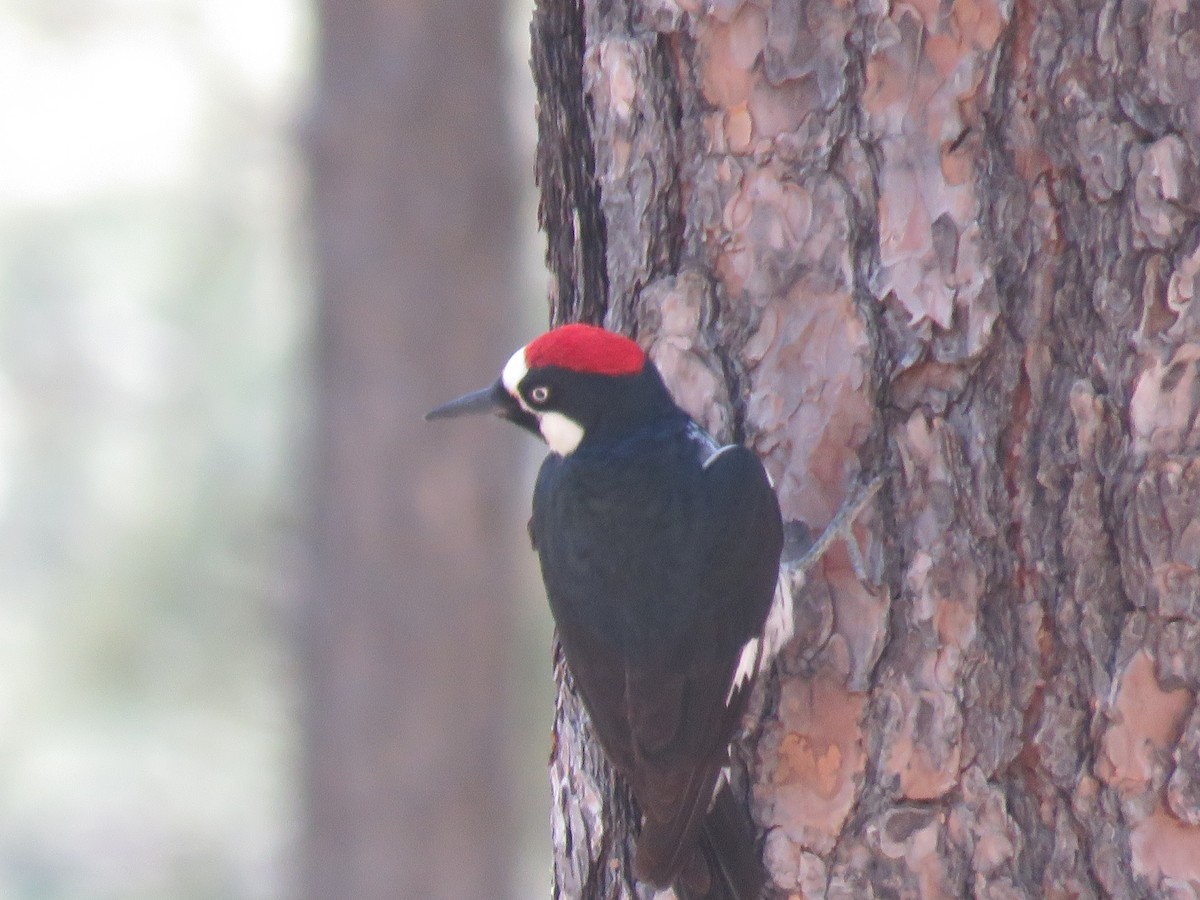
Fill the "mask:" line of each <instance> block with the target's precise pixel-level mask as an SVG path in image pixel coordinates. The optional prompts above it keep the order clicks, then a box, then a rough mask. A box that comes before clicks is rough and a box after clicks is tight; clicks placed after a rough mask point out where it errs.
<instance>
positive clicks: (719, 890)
mask: <svg viewBox="0 0 1200 900" xmlns="http://www.w3.org/2000/svg"><path fill="white" fill-rule="evenodd" d="M765 886H766V873H765V872H764V871H763V865H762V859H761V857H760V855H759V852H758V846H757V845H756V843H755V840H754V831H753V828H752V826H751V823H750V817H749V816H748V815H747V813H746V812H745V810H743V809H742V808H741V806H740V805H739V804H738V802H737V800H736V799H735V798H734V796H733V792H732V791H731V790H730V789H729V785H728V784H727V783H726V784H722V785H721V789H720V791H718V792H717V799H716V801H715V802H714V803H713V806H712V809H710V810H709V812H708V817H707V818H706V819H705V820H704V827H703V829H702V830H701V832H700V840H699V841H698V842H697V844H696V849H695V850H694V851H693V854H692V858H691V859H690V860H689V861H688V862H687V863H686V864H685V865H684V867H683V869H682V870H681V871H680V873H679V875H678V876H677V878H676V879H675V894H676V896H677V897H678V898H679V900H761V898H762V894H763V889H764V888H765Z"/></svg>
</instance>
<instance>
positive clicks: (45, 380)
mask: <svg viewBox="0 0 1200 900" xmlns="http://www.w3.org/2000/svg"><path fill="white" fill-rule="evenodd" d="M325 6H326V8H325V9H323V10H322V11H321V12H320V14H319V15H317V14H316V13H315V12H314V11H312V10H310V9H309V8H308V7H307V6H306V5H305V4H303V3H300V2H297V0H253V2H249V3H247V2H242V0H236V2H235V0H0V78H2V83H3V84H4V85H5V89H4V91H3V92H0V113H2V114H3V120H4V122H5V125H4V128H3V130H2V131H0V281H2V284H3V290H2V291H0V897H4V898H18V900H24V898H56V900H57V898H63V900H66V898H71V900H84V898H88V900H90V898H122V900H129V898H155V900H162V898H221V900H229V898H277V897H294V896H297V895H299V894H301V893H308V894H309V895H310V896H313V897H356V896H357V897H365V896H381V897H382V896H389V897H394V896H413V897H415V896H422V897H434V896H454V897H463V896H470V895H472V893H476V895H480V896H489V897H500V896H503V895H504V894H505V893H506V891H507V890H508V880H509V879H510V877H525V878H527V879H536V884H537V885H538V886H539V887H541V886H544V885H545V884H546V880H547V876H546V870H545V866H544V865H542V864H541V863H540V862H534V863H532V864H530V863H525V864H524V865H521V864H518V863H516V862H514V858H515V859H518V860H520V859H525V857H524V856H523V855H522V854H521V853H520V852H518V847H519V846H521V839H520V838H519V836H518V835H519V833H520V832H518V831H517V830H515V829H514V827H513V826H514V825H515V824H517V823H518V821H524V820H518V819H517V818H516V816H515V814H514V813H513V812H511V811H510V807H511V805H512V803H513V802H514V800H515V798H516V796H517V795H520V796H522V797H524V798H525V801H526V802H525V805H524V807H525V808H527V809H530V808H531V809H533V810H534V816H535V817H536V818H535V820H534V821H535V822H536V824H535V825H534V826H533V827H535V828H537V829H538V834H537V836H536V837H535V838H534V839H533V843H534V844H535V845H536V846H538V848H539V849H540V850H541V851H542V853H543V857H542V858H543V859H544V858H545V857H544V854H545V852H546V851H545V826H544V824H542V823H544V819H545V805H546V799H545V798H546V796H547V794H548V790H547V788H546V787H545V784H544V781H545V779H544V771H543V770H542V768H541V760H542V759H544V752H545V746H546V727H545V726H544V723H545V722H546V721H547V720H548V716H549V712H548V702H549V701H548V700H544V698H545V697H546V695H547V692H546V690H545V688H543V692H542V694H540V695H538V696H540V697H542V698H543V702H539V701H534V702H532V703H531V702H529V699H528V698H529V696H530V690H529V689H528V688H527V687H525V686H524V684H525V683H522V685H523V686H522V687H521V688H520V689H515V690H509V689H508V688H506V687H505V686H506V685H508V684H510V683H512V678H511V672H510V671H509V670H507V669H503V668H502V667H503V666H505V665H508V664H509V663H511V662H512V656H513V655H514V654H512V653H510V652H509V647H510V641H511V639H513V638H514V637H515V639H516V641H517V646H518V647H525V648H535V652H534V653H533V655H532V656H531V657H530V656H529V655H527V654H526V655H522V654H520V653H517V654H515V655H516V656H517V657H518V662H520V660H522V659H526V658H528V659H530V662H529V664H528V665H529V666H531V667H533V666H536V671H537V672H538V677H539V678H540V679H541V682H542V684H543V685H545V683H546V680H547V675H546V673H547V670H548V657H547V654H548V650H547V649H546V648H547V644H548V638H547V634H548V629H547V628H546V626H545V625H544V624H543V622H544V618H543V617H544V610H543V608H542V607H543V604H542V602H541V599H540V594H538V593H533V594H531V602H530V603H528V604H526V605H525V606H521V607H516V608H514V607H513V605H512V603H511V601H510V599H509V598H510V597H511V593H512V592H511V584H510V582H509V578H510V574H511V568H512V567H511V565H510V563H509V560H511V559H513V558H514V557H517V556H519V552H518V549H517V548H518V547H519V543H518V542H519V540H520V538H521V531H522V529H521V521H522V520H521V518H520V516H519V514H516V513H514V512H513V511H512V510H511V509H504V507H503V505H504V504H505V503H507V498H508V497H509V496H510V493H513V492H518V493H519V489H516V490H515V491H514V489H512V488H510V487H508V486H497V484H498V482H499V481H500V480H502V479H508V480H509V481H511V475H512V468H513V467H514V466H517V467H519V462H518V461H516V460H515V459H514V457H513V452H514V447H515V444H509V445H506V450H505V451H504V452H507V453H508V454H509V455H508V458H507V459H506V458H505V457H504V455H503V453H501V452H497V451H496V449H495V447H493V448H491V450H490V452H488V453H487V456H488V471H489V472H490V473H491V475H492V476H495V477H494V478H493V479H492V480H491V481H489V480H488V478H489V476H488V475H487V474H485V473H483V472H482V471H481V470H480V469H479V468H478V467H477V466H476V468H474V469H468V470H467V474H461V473H458V472H455V471H454V470H453V464H454V463H456V462H457V461H460V460H463V461H467V462H468V463H469V464H471V465H474V462H473V461H475V460H476V455H477V454H480V455H482V453H483V450H482V449H481V448H480V449H477V448H479V446H480V445H481V444H482V443H483V441H485V440H486V441H489V442H492V443H493V444H494V443H495V442H502V441H504V440H506V439H507V438H508V436H507V435H505V434H504V433H503V431H502V429H498V428H497V429H493V430H488V429H486V424H485V427H484V428H482V429H481V430H480V431H478V432H473V433H469V434H464V433H463V432H462V431H461V430H457V429H456V434H455V435H450V434H449V433H447V432H443V433H435V432H432V431H429V430H426V427H425V425H424V423H423V422H421V420H420V415H421V413H422V412H423V411H424V409H426V408H428V407H429V406H430V405H432V404H433V403H434V402H435V401H437V400H441V399H444V398H446V397H448V396H451V395H453V394H454V393H455V392H456V391H458V390H459V389H460V388H462V387H464V386H470V385H471V384H473V381H472V379H475V378H477V377H479V376H481V374H483V373H485V372H488V373H490V372H492V371H493V369H494V367H495V365H496V364H497V362H498V361H502V360H503V358H505V356H506V355H507V353H508V352H510V351H511V349H512V346H513V345H514V344H515V343H519V340H518V334H519V332H520V331H521V327H520V325H519V324H518V319H519V317H520V316H521V315H522V314H521V313H519V312H518V311H517V308H516V307H515V306H514V305H513V300H512V297H513V292H514V291H513V283H514V281H513V279H514V274H515V273H516V271H517V270H518V269H523V268H524V267H523V266H522V265H518V257H517V255H516V254H518V252H520V251H519V239H518V238H517V237H516V234H517V229H516V228H515V224H514V222H515V219H516V215H517V212H516V204H517V202H518V199H519V197H520V193H519V190H518V186H517V180H516V176H515V175H514V174H513V173H514V172H515V171H516V168H515V164H514V162H513V151H512V150H511V149H509V148H510V145H511V140H512V134H511V133H510V129H509V123H508V122H506V121H505V110H506V109H509V108H512V104H513V103H514V102H515V101H514V100H513V96H512V94H511V93H509V92H508V91H509V88H508V85H510V84H511V79H510V76H511V74H512V72H513V71H514V70H515V71H516V72H518V73H519V74H520V73H521V72H522V70H523V67H524V55H525V53H526V51H527V42H526V37H525V36H526V35H527V32H526V29H525V26H524V25H521V26H520V28H519V29H518V30H519V33H520V37H518V38H517V39H516V43H517V45H519V46H520V48H521V49H520V50H519V54H520V56H519V63H518V64H517V66H516V67H513V66H512V65H511V64H510V63H509V62H508V60H509V59H510V57H507V56H506V52H507V51H506V44H505V41H506V35H508V34H511V33H513V32H511V31H509V30H508V28H507V22H506V19H505V18H504V15H503V8H502V7H495V6H493V5H489V4H477V5H470V4H462V3H455V4H433V3H427V4H423V5H413V4H386V3H370V4H366V5H365V7H364V8H361V9H356V8H352V5H350V4H333V3H328V4H326V5H325ZM358 6H362V5H358ZM314 17H315V18H316V19H317V20H316V21H314ZM318 25H319V26H320V27H321V29H322V31H321V35H322V36H321V37H320V38H319V39H318V38H317V37H316V36H315V34H316V31H315V29H316V27H317V26H318ZM316 52H319V54H320V57H321V61H320V64H319V66H318V68H319V72H320V75H319V77H318V78H317V87H318V94H317V98H316V100H315V101H314V100H312V99H311V98H310V93H309V87H310V85H309V79H310V74H309V70H310V68H312V67H313V63H312V62H311V61H310V60H311V58H312V56H313V54H314V53H316ZM524 102H525V103H526V104H528V102H529V101H528V99H526V100H525V101H524ZM522 109H523V110H524V111H523V112H522V113H520V115H519V118H518V122H519V123H523V124H524V126H525V127H529V126H530V125H531V122H532V115H531V113H530V112H529V109H528V105H526V106H524V107H522ZM306 122H307V124H305V123H306ZM306 148H307V150H308V151H311V154H310V156H311V160H312V162H313V165H314V170H315V177H314V181H313V183H314V188H315V198H316V199H315V203H314V205H313V216H314V218H315V219H316V221H317V223H318V227H317V228H316V238H315V241H313V242H312V243H314V244H315V250H316V262H317V264H318V265H319V268H320V271H321V273H322V274H321V278H320V280H319V287H320V291H319V303H318V308H319V310H320V312H319V313H318V314H317V315H316V317H315V322H314V316H313V313H312V310H311V307H312V303H311V301H310V297H311V296H312V295H313V294H314V293H317V291H316V290H315V289H314V288H313V287H312V286H311V282H312V276H313V272H312V271H311V269H310V262H309V259H308V256H309V253H308V249H309V246H310V239H309V237H308V236H307V231H306V227H305V225H304V223H305V219H306V216H307V210H306V191H307V187H308V185H307V184H306V166H307V163H308V162H309V160H307V159H305V158H304V153H305V151H306ZM447 173H449V174H447ZM522 219H523V220H524V221H525V222H527V223H529V224H527V225H526V228H525V230H526V231H529V230H531V229H532V220H533V216H532V214H531V213H529V214H526V215H523V216H522ZM534 255H535V257H536V255H537V254H536V253H535V254H534ZM541 289H542V285H540V284H539V285H537V286H536V290H537V291H540V290H541ZM314 335H315V336H314ZM313 355H315V356H316V357H318V358H319V361H320V364H319V365H318V366H317V367H316V370H315V374H312V373H313V363H312V362H311V359H312V357H313ZM314 394H315V396H316V397H317V398H318V400H317V401H314V400H313V399H312V396H313V395H314ZM312 436H316V437H317V438H318V445H319V447H320V450H319V452H318V453H316V455H315V457H314V453H313V451H312V450H311V449H310V447H311V444H312V441H311V440H310V437H312ZM314 485H315V486H314ZM443 498H444V499H445V505H444V506H443ZM314 499H315V500H316V501H318V503H319V506H318V513H317V515H316V517H315V519H314V520H313V526H314V527H313V529H312V531H311V533H308V534H306V533H305V531H304V528H305V522H306V520H307V513H306V512H305V509H306V507H307V504H308V503H309V502H310V501H311V500H314ZM455 501H465V502H467V503H468V508H467V509H463V508H458V509H454V510H452V509H451V507H450V504H451V503H452V502H455ZM351 507H352V508H351ZM470 509H475V510H477V511H478V512H479V514H480V516H481V517H482V518H480V519H478V520H475V519H471V518H470V516H469V510H470ZM497 534H501V535H504V536H505V537H504V538H502V539H501V540H500V541H496V540H491V538H493V537H495V535H497ZM310 538H312V539H313V540H312V541H310ZM485 539H487V540H485ZM314 546H315V548H316V549H315V552H310V550H311V549H312V548H313V547H314ZM309 562H311V563H312V564H313V565H312V568H311V569H310V568H308V564H309ZM314 572H315V574H316V576H317V580H316V581H315V582H314V584H315V587H314V588H313V589H311V590H310V589H307V588H306V587H305V582H306V579H307V578H308V577H309V576H310V575H312V574H314ZM436 572H441V573H442V574H440V575H438V574H435V573H436ZM447 573H448V574H447ZM302 599H303V604H301V600H302ZM301 606H303V615H301V614H300V607H301ZM297 635H299V636H301V637H302V638H303V639H304V641H305V646H306V647H307V653H306V654H305V655H304V657H303V659H302V660H299V659H297V658H296V656H295V653H294V644H293V639H294V638H296V637H297ZM523 635H524V637H523ZM522 642H523V643H522ZM306 691H311V694H310V695H309V700H308V701H305V700H304V698H303V696H302V695H304V694H305V692H306ZM301 710H306V711H307V714H306V715H301ZM530 710H532V711H534V712H535V713H540V717H541V718H540V721H541V722H542V723H543V725H542V726H540V727H535V728H531V727H530V726H529V719H528V715H529V711H530ZM513 723H516V728H517V729H518V730H520V731H523V733H524V734H525V735H526V739H527V740H528V741H529V742H530V744H531V745H532V748H525V747H522V748H521V749H520V754H519V756H514V753H513V752H512V751H513V746H514V738H513V737H512V736H511V734H512V733H511V732H510V731H507V730H505V729H506V726H508V727H512V726H513ZM514 766H520V768H521V769H523V770H524V771H525V773H526V774H525V776H524V777H525V778H526V779H527V780H525V781H520V780H517V781H514V780H513V774H512V773H513V771H514ZM305 786H307V787H308V788H311V789H312V794H311V798H312V799H311V802H309V801H306V800H304V799H303V797H304V793H303V791H304V789H305ZM306 817H307V819H308V820H309V821H310V822H311V823H312V827H311V828H309V829H307V830H306V829H305V828H304V826H303V825H302V824H301V823H302V822H303V821H304V820H305V819H306ZM523 827H525V828H526V829H528V827H529V826H523ZM456 835H457V836H459V837H456ZM493 838H494V839H495V841H493V840H492V839H493ZM524 840H525V842H526V843H528V842H529V839H528V838H526V839H524ZM456 841H458V843H456ZM484 845H487V847H488V849H484ZM464 846H470V847H471V849H472V851H473V852H472V854H470V856H471V857H472V858H468V857H467V856H466V855H461V856H459V857H457V858H458V859H461V860H462V862H464V863H465V865H464V867H463V873H462V875H461V877H459V876H455V875H452V874H451V873H449V872H447V871H446V867H447V866H449V865H451V863H449V862H447V861H446V860H447V858H449V859H455V858H456V857H454V855H453V854H455V853H459V854H462V848H463V847H464ZM314 853H317V854H320V855H319V856H316V857H314V856H313V854H314ZM447 854H449V856H447ZM514 855H515V857H514ZM300 859H306V860H308V861H309V862H310V863H311V865H310V867H309V868H308V869H307V870H303V871H302V867H301V865H300V864H299V860H300ZM485 869H490V871H488V882H487V889H486V890H484V891H483V892H482V893H481V894H480V893H477V892H476V890H475V888H474V887H471V885H477V884H478V883H479V878H480V873H481V872H483V871H484V870H485ZM430 871H433V872H435V873H440V875H442V876H445V877H444V880H443V883H444V884H445V885H446V890H447V891H449V892H448V893H442V894H440V895H439V894H436V893H434V892H432V891H431V890H429V889H427V887H426V886H427V885H428V884H430V883H431V881H430V879H431V878H432V877H433V876H431V875H429V874H428V872H430ZM530 872H532V874H524V875H522V873H530ZM422 873H425V874H422ZM417 885H419V886H421V887H411V889H410V887H408V886H417ZM517 893H520V890H519V889H518V890H517Z"/></svg>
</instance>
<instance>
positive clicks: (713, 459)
mask: <svg viewBox="0 0 1200 900" xmlns="http://www.w3.org/2000/svg"><path fill="white" fill-rule="evenodd" d="M736 446H737V445H736V444H727V445H726V446H724V447H722V448H721V449H720V450H718V451H717V452H716V453H714V454H713V455H712V456H710V457H709V458H708V459H706V460H705V461H704V465H703V466H702V468H705V469H707V468H708V467H709V466H711V465H712V464H713V463H715V462H716V461H717V460H718V459H720V458H721V456H722V455H723V454H725V453H727V452H728V451H730V450H732V449H733V448H734V447H736Z"/></svg>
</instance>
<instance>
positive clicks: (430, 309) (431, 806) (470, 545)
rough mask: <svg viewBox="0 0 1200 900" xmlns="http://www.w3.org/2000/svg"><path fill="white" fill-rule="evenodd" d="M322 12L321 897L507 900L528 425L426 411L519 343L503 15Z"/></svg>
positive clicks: (314, 842)
mask: <svg viewBox="0 0 1200 900" xmlns="http://www.w3.org/2000/svg"><path fill="white" fill-rule="evenodd" d="M319 12H320V44H319V51H320V72H319V78H318V83H317V102H316V107H315V110H314V117H313V121H312V126H311V142H310V147H311V163H312V180H313V216H314V225H315V249H316V258H317V274H318V282H319V289H320V298H319V307H318V321H317V333H316V350H317V372H316V389H317V398H318V400H317V406H316V410H315V414H316V421H315V431H316V446H317V452H316V459H315V470H314V473H313V474H314V479H315V487H314V502H315V514H314V519H313V522H312V530H313V543H312V552H313V557H312V582H311V585H310V589H309V591H308V596H307V598H306V603H305V609H304V619H303V632H302V644H303V650H304V654H303V663H304V670H303V679H304V681H303V684H304V689H305V695H304V700H305V706H306V708H305V729H306V747H305V754H306V755H305V759H304V764H305V779H306V792H307V800H308V810H307V813H308V816H307V818H308V821H307V831H306V834H305V836H304V842H303V846H302V850H301V858H302V859H303V862H304V871H303V873H302V876H303V885H302V889H303V891H302V892H303V894H304V895H305V896H307V897H308V898H310V900H333V898H338V900H352V898H357V900H396V898H405V900H408V898H412V900H416V898H422V900H436V898H445V900H463V898H467V897H488V898H493V897H495V898H503V897H505V896H507V895H508V894H509V874H510V869H511V861H512V850H513V847H514V845H515V842H514V841H513V840H512V834H513V828H512V827H511V824H512V815H511V813H510V806H511V804H510V802H509V801H510V799H511V798H510V797H509V796H508V790H509V788H508V786H507V783H506V782H507V779H506V772H505V766H504V752H505V735H506V731H505V724H506V721H507V718H506V715H505V701H506V696H505V688H504V686H505V684H506V678H505V675H506V674H507V672H508V671H509V669H508V666H507V659H506V650H507V647H508V646H509V643H510V641H509V638H510V632H509V629H510V618H511V610H510V604H509V583H510V580H511V567H512V564H511V560H512V552H511V544H510V543H509V542H506V541H504V540H501V539H499V538H498V536H499V535H503V534H505V533H507V532H508V530H509V529H511V527H512V505H511V504H510V503H509V490H508V488H507V486H506V485H505V483H504V482H505V479H504V478H501V477H498V474H497V473H501V472H505V471H510V472H511V471H512V470H513V469H514V468H516V467H517V461H516V457H515V453H514V447H515V444H514V441H515V436H514V435H510V434H509V433H508V432H507V431H506V430H504V429H500V428H495V427H491V428H489V427H488V426H489V425H491V423H486V422H482V423H478V424H477V425H475V426H472V425H469V424H466V423H464V425H463V427H461V428H454V429H435V428H433V427H431V426H429V425H427V424H426V423H425V422H423V421H422V414H423V413H424V412H425V411H426V410H428V409H430V408H432V407H433V406H434V405H435V404H436V403H438V402H441V401H443V400H445V399H447V398H448V397H449V396H450V395H451V392H452V391H454V390H456V389H458V388H459V387H463V388H465V387H468V386H471V385H472V384H474V383H475V382H478V383H480V384H482V383H484V382H485V380H486V379H490V378H493V377H495V373H494V371H492V363H491V362H490V361H491V360H496V359H504V358H505V357H506V355H507V354H508V353H510V352H511V351H512V346H513V343H514V342H515V341H516V340H517V336H516V334H515V327H514V325H513V324H512V320H513V317H514V313H513V310H514V308H515V303H514V301H513V298H512V297H511V296H510V283H511V274H512V273H511V272H510V260H511V259H512V256H513V253H514V248H513V247H512V245H511V242H512V234H513V228H512V227H511V224H506V223H510V221H511V216H512V215H513V214H514V211H515V209H514V199H515V197H514V194H515V192H514V190H513V180H512V177H511V170H512V160H511V159H510V155H509V154H510V151H509V149H508V148H509V141H508V135H507V134H506V123H505V121H504V117H503V111H504V108H505V94H504V90H505V88H504V83H505V79H504V77H503V64H502V63H503V52H502V50H503V40H502V38H503V30H504V29H503V14H504V10H503V8H502V6H501V5H498V4H494V3H469V2H462V0H457V2H447V0H408V2H395V0H364V2H356V3H342V2H337V0H327V2H323V3H321V4H320V10H319ZM502 432H503V433H502Z"/></svg>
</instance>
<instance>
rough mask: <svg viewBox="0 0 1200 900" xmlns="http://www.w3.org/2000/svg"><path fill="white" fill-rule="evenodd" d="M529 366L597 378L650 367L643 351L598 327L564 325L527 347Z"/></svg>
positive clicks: (527, 362)
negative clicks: (562, 370)
mask: <svg viewBox="0 0 1200 900" xmlns="http://www.w3.org/2000/svg"><path fill="white" fill-rule="evenodd" d="M525 364H526V365H527V366H529V368H531V369H534V368H537V367H539V366H559V367H561V368H564V369H571V370H572V371H574V372H590V373H592V374H594V375H636V374H637V373H638V372H640V371H642V367H643V366H644V365H645V364H646V354H645V353H643V352H642V348H641V347H639V346H638V345H637V344H635V343H634V342H633V341H631V340H630V339H629V338H627V337H623V336H621V335H619V334H613V333H612V332H611V331H605V330H604V329H603V328H597V327H596V326H595V325H579V324H576V325H563V326H561V327H559V328H555V329H554V330H553V331H547V332H546V333H545V334H543V335H542V336H541V337H539V338H535V339H534V340H532V341H530V342H529V343H528V344H527V345H526V346H525Z"/></svg>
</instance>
